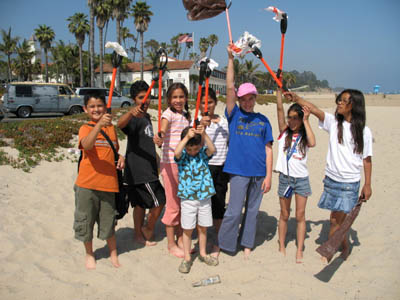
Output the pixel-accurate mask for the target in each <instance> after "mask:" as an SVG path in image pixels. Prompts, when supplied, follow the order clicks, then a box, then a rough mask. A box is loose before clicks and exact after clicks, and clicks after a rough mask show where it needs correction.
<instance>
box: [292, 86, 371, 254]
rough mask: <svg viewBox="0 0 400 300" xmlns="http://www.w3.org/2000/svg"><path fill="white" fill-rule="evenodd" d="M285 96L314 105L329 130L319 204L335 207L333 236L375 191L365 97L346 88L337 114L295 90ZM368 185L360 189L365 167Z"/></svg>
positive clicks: (344, 245) (346, 243) (347, 251)
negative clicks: (301, 96) (366, 124)
mask: <svg viewBox="0 0 400 300" xmlns="http://www.w3.org/2000/svg"><path fill="white" fill-rule="evenodd" d="M285 97H287V98H288V99H289V100H292V101H294V102H296V103H298V104H300V105H301V106H307V107H309V108H310V110H311V113H312V114H314V115H315V116H316V117H317V118H318V119H319V127H320V128H322V129H323V130H325V131H327V132H328V133H329V147H328V154H327V157H326V167H325V178H324V180H323V182H324V191H323V193H322V196H321V198H320V200H319V203H318V206H319V207H320V208H323V209H328V210H330V211H331V215H330V230H329V237H331V236H332V235H333V233H334V232H335V231H336V230H338V229H339V227H340V225H341V224H342V223H343V221H344V219H345V217H346V215H347V214H348V213H349V212H350V211H351V210H352V209H353V208H354V206H355V205H356V204H357V202H358V200H359V199H361V201H367V200H368V199H369V198H370V197H371V194H372V189H371V173H372V160H371V157H372V133H371V130H370V129H369V128H368V127H367V126H365V120H366V113H365V100H364V95H363V94H362V92H360V91H358V90H353V89H346V90H344V91H342V92H341V93H340V94H339V95H338V96H337V97H336V111H335V114H334V115H333V114H330V113H326V112H324V111H322V110H320V109H319V108H318V107H317V106H316V105H314V104H312V103H310V102H308V101H306V100H304V99H302V98H300V97H299V96H298V95H296V94H295V93H293V92H287V93H285ZM363 168H364V186H363V187H362V189H361V194H360V195H359V189H360V179H361V170H362V169H363ZM349 254H350V246H349V241H348V236H346V237H345V238H344V240H343V243H342V254H341V257H342V258H343V259H344V260H346V259H347V257H348V256H349Z"/></svg>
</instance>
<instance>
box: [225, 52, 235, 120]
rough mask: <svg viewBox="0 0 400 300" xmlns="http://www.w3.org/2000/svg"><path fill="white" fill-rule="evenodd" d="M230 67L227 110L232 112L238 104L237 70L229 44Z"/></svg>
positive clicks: (227, 76) (228, 72)
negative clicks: (236, 88) (234, 66)
mask: <svg viewBox="0 0 400 300" xmlns="http://www.w3.org/2000/svg"><path fill="white" fill-rule="evenodd" d="M227 50H228V67H227V70H226V110H227V112H228V115H230V114H231V112H232V110H233V108H234V107H235V104H236V91H235V72H234V68H233V54H232V49H231V48H230V47H229V46H228V48H227Z"/></svg>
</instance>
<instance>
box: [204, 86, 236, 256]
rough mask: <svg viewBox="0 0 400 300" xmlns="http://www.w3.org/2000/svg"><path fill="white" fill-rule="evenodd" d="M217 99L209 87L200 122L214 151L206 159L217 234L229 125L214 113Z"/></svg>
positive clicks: (226, 176) (215, 251) (215, 250)
mask: <svg viewBox="0 0 400 300" xmlns="http://www.w3.org/2000/svg"><path fill="white" fill-rule="evenodd" d="M201 94H202V95H203V97H202V99H201V105H200V111H201V112H202V113H203V114H204V108H205V88H203V91H202V93H201ZM217 103H218V99H217V96H216V94H215V91H214V90H213V89H212V88H211V87H210V88H209V90H208V105H207V115H203V116H202V117H201V120H200V123H201V124H202V125H203V126H206V133H207V135H208V136H209V137H210V139H211V141H212V143H213V144H214V146H215V153H214V155H213V156H212V158H211V159H210V160H209V161H208V167H209V168H210V172H211V176H212V178H213V182H214V187H215V191H216V193H215V195H214V196H212V198H211V207H212V215H213V224H214V228H215V231H216V233H217V235H218V232H219V228H220V227H221V223H222V218H223V217H224V214H225V205H226V192H227V190H228V183H229V174H228V173H225V172H224V170H223V169H224V164H225V160H226V154H227V153H228V140H229V125H228V120H227V119H226V118H225V116H220V115H218V114H216V113H215V108H216V106H217ZM218 254H219V247H218V241H217V244H216V245H214V247H213V251H212V254H211V255H213V256H215V257H217V256H218Z"/></svg>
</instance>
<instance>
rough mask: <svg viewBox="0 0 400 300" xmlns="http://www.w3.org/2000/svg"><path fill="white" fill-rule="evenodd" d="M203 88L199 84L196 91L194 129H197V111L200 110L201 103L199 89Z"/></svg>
mask: <svg viewBox="0 0 400 300" xmlns="http://www.w3.org/2000/svg"><path fill="white" fill-rule="evenodd" d="M202 88H203V86H202V85H201V84H199V87H198V90H197V100H196V110H195V112H194V123H193V127H194V128H196V127H197V123H198V120H197V117H198V116H199V109H200V102H201V89H202Z"/></svg>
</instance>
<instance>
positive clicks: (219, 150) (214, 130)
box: [206, 116, 229, 166]
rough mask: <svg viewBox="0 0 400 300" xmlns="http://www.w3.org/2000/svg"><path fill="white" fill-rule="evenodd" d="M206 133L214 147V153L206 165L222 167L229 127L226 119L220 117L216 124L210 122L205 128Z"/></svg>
mask: <svg viewBox="0 0 400 300" xmlns="http://www.w3.org/2000/svg"><path fill="white" fill-rule="evenodd" d="M206 133H207V135H208V136H209V137H210V140H211V141H212V142H213V144H214V146H215V152H214V155H213V156H212V158H211V159H210V160H209V162H208V164H209V165H213V166H222V165H223V164H224V163H225V159H226V154H227V153H228V139H229V125H228V121H227V120H226V118H224V117H221V116H220V119H219V122H218V123H215V122H211V124H210V126H208V127H207V128H206Z"/></svg>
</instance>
